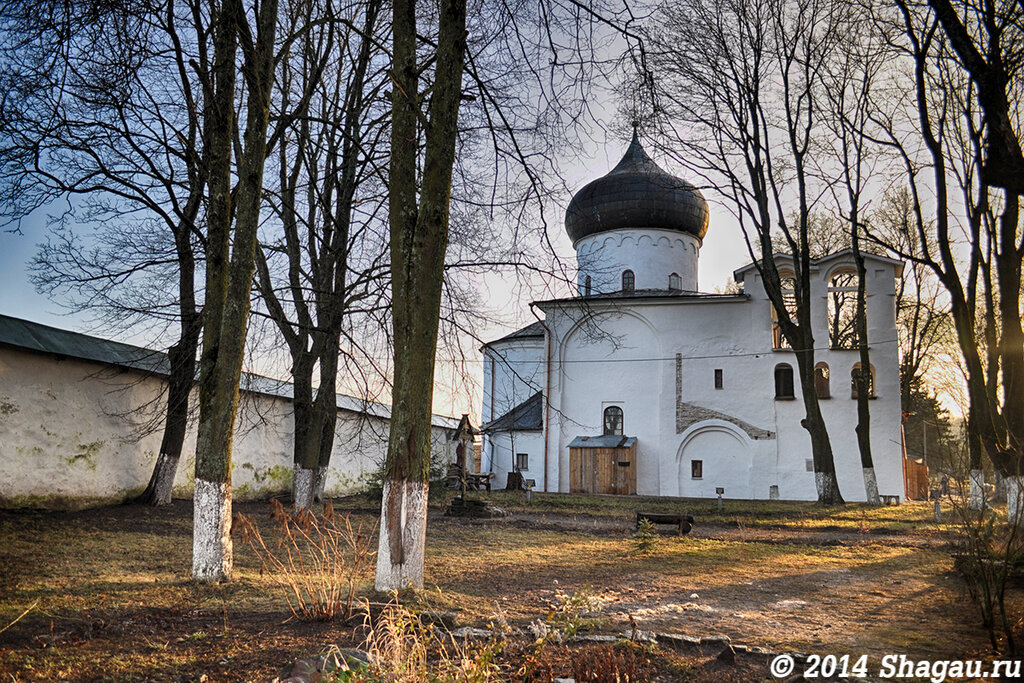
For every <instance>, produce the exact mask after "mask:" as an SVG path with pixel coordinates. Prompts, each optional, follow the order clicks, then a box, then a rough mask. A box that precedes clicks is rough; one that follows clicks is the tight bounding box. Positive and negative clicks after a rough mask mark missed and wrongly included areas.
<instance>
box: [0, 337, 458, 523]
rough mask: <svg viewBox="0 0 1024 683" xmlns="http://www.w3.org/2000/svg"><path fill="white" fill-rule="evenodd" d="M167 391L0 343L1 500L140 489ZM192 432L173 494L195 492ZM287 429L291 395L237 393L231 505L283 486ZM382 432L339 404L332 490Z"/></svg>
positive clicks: (382, 424)
mask: <svg viewBox="0 0 1024 683" xmlns="http://www.w3.org/2000/svg"><path fill="white" fill-rule="evenodd" d="M162 394H163V380H162V379H160V378H158V377H154V376H147V375H144V374H143V373H141V372H136V371H129V370H123V369H120V368H117V367H114V366H110V365H104V364H100V363H93V362H86V361H81V360H76V359H70V358H69V359H62V360H61V359H58V358H57V357H54V356H51V355H48V354H42V353H35V352H28V351H23V350H18V349H14V348H11V347H7V346H0V507H51V508H80V507H86V506H90V505H100V504H109V503H117V502H121V501H124V500H126V499H128V498H131V497H132V496H134V495H137V494H138V493H141V492H142V490H143V489H144V488H145V487H146V484H147V482H148V481H149V476H150V474H151V473H152V470H153V465H154V463H155V461H156V456H157V452H158V450H159V448H160V440H161V435H162V431H161V430H162V422H161V418H162V413H163V403H162ZM195 398H196V397H193V399H194V401H193V402H195ZM452 426H453V427H454V421H453V423H452ZM195 428H196V425H195V422H194V421H193V424H192V425H191V426H190V428H189V431H188V435H187V437H186V442H185V447H184V453H183V454H182V459H181V461H180V463H179V465H178V472H177V477H176V479H175V485H174V495H175V497H182V498H190V497H191V495H192V486H193V481H194V469H195V438H196V433H195ZM293 429H294V425H293V421H292V410H291V401H290V400H289V399H288V398H285V397H281V396H272V395H267V394H265V393H256V392H252V391H243V392H242V393H241V397H240V405H239V412H238V420H237V423H236V425H235V442H234V451H233V459H234V468H233V475H232V486H233V489H234V496H235V498H236V499H237V500H254V499H261V498H267V497H269V496H272V495H277V494H282V493H287V492H288V491H290V489H291V477H292V470H293V465H292V462H293V460H292V434H293ZM387 432H388V420H387V419H386V418H382V417H378V416H371V415H366V414H363V413H358V412H353V411H347V410H339V414H338V426H337V430H336V432H335V446H334V449H335V450H334V454H333V456H332V459H331V467H330V469H329V472H328V478H327V486H326V489H325V490H326V492H327V494H328V495H332V496H336V495H343V494H345V493H349V492H352V491H354V490H355V489H358V488H359V487H360V486H361V485H362V484H363V482H364V481H365V479H366V477H367V475H368V474H369V473H371V472H373V471H375V470H376V469H377V468H378V466H379V464H380V463H382V462H383V460H384V456H385V455H386V449H387ZM449 433H450V430H448V429H445V428H441V427H438V426H435V427H434V429H433V430H432V437H433V447H434V449H435V452H441V453H444V454H446V456H447V457H449V458H452V457H454V456H453V454H454V445H455V444H454V441H450V438H449Z"/></svg>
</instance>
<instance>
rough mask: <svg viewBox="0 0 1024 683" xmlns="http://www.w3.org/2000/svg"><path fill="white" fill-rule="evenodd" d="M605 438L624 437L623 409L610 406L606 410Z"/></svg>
mask: <svg viewBox="0 0 1024 683" xmlns="http://www.w3.org/2000/svg"><path fill="white" fill-rule="evenodd" d="M604 434H605V436H622V408H620V407H618V406H608V407H607V408H605V409H604Z"/></svg>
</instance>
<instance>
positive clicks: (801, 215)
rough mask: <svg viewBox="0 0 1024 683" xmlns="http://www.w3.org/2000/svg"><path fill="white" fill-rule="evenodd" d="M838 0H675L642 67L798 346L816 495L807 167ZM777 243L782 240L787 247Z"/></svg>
mask: <svg viewBox="0 0 1024 683" xmlns="http://www.w3.org/2000/svg"><path fill="white" fill-rule="evenodd" d="M842 7H843V6H842V5H841V4H837V3H832V2H826V1H824V0H754V1H753V2H750V1H747V0H713V1H712V2H710V3H701V2H696V1H690V0H687V1H686V2H682V3H678V4H674V5H671V6H670V7H667V8H665V9H664V10H663V13H662V14H661V16H660V18H661V20H660V21H659V22H657V24H658V30H657V31H655V32H654V35H653V36H652V44H653V45H655V46H656V50H654V51H653V52H654V54H653V55H652V62H653V65H654V66H653V72H654V73H652V74H651V75H650V77H649V78H648V82H649V83H650V85H651V91H652V93H653V98H652V102H651V105H650V116H651V117H652V119H653V121H654V122H655V123H657V124H658V125H660V126H661V127H662V129H663V130H664V131H665V132H666V133H668V134H669V136H670V138H671V139H672V141H673V146H678V149H679V150H682V151H681V153H680V161H681V163H683V164H684V165H686V166H687V167H688V168H689V169H690V170H691V171H693V172H695V173H697V174H699V175H700V176H702V177H703V178H705V179H707V181H708V183H709V184H710V185H711V186H712V187H716V188H718V189H719V190H720V191H721V192H722V194H723V195H724V197H725V199H726V200H727V202H728V205H729V206H730V208H731V209H732V211H733V213H734V214H735V215H736V216H737V218H738V219H739V222H740V226H741V228H742V229H743V231H744V234H745V235H746V238H747V246H748V250H749V252H750V256H751V258H752V260H753V261H754V262H755V264H756V267H757V271H758V274H759V275H760V276H761V280H762V282H763V283H764V288H765V292H766V294H767V295H768V298H769V299H770V301H771V303H772V306H773V307H774V309H775V311H776V314H777V316H778V325H779V328H780V330H781V333H782V335H783V336H784V337H785V339H786V340H787V341H788V342H789V345H790V347H791V348H792V349H793V352H794V355H795V358H794V360H795V362H796V365H797V368H798V371H799V377H800V388H801V397H802V399H803V404H804V409H805V417H804V419H803V420H802V421H801V424H802V425H803V427H804V428H805V429H806V430H807V433H808V435H809V437H810V442H811V452H812V454H813V460H814V471H815V479H816V483H817V491H818V500H819V502H821V503H824V504H841V503H843V497H842V494H841V493H840V491H839V482H838V480H837V478H836V471H835V461H834V458H833V455H832V445H831V442H830V440H829V434H828V429H827V427H826V425H825V420H824V417H823V416H822V413H821V408H820V406H819V403H818V396H817V392H816V388H815V381H814V366H815V362H814V344H815V339H814V334H813V330H812V327H813V325H812V315H811V309H812V297H811V291H810V285H811V281H812V276H811V268H812V264H811V260H812V256H811V254H812V244H811V237H810V235H811V233H810V230H811V226H810V223H811V220H812V216H813V212H814V210H815V208H816V207H817V206H818V204H819V200H820V198H821V196H822V195H823V188H822V187H821V184H820V182H818V178H817V177H816V175H815V172H814V170H815V164H814V155H815V153H816V151H818V149H819V148H818V146H817V144H816V143H817V135H818V134H819V132H820V130H821V126H822V123H821V119H822V116H823V112H824V109H825V106H824V104H823V103H822V102H820V101H819V96H820V93H819V89H820V86H821V83H822V79H823V78H824V75H825V69H826V65H827V60H828V59H829V58H830V57H831V55H832V53H833V50H834V49H835V48H836V47H837V45H839V43H840V35H841V34H840V31H839V29H840V27H841V26H842V25H843V21H844V15H843V12H842ZM654 74H657V76H655V75H654ZM776 243H781V244H784V245H785V252H786V253H785V254H784V256H783V258H778V255H777V254H776V253H774V244H776ZM783 264H785V265H784V266H783ZM783 268H785V269H786V271H790V272H786V271H784V270H783ZM787 275H789V276H790V277H791V278H792V293H791V294H790V292H789V288H788V287H787V286H786V283H785V282H784V278H785V277H786V276H787ZM790 297H792V299H793V300H792V301H788V299H790Z"/></svg>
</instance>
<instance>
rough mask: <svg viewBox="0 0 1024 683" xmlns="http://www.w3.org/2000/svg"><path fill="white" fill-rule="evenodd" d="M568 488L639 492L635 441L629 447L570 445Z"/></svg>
mask: <svg viewBox="0 0 1024 683" xmlns="http://www.w3.org/2000/svg"><path fill="white" fill-rule="evenodd" d="M569 490H570V491H571V492H572V493H613V494H620V495H634V494H636V444H635V443H634V444H633V445H632V446H629V447H627V448H570V449H569Z"/></svg>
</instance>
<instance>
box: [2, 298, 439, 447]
mask: <svg viewBox="0 0 1024 683" xmlns="http://www.w3.org/2000/svg"><path fill="white" fill-rule="evenodd" d="M0 345H7V346H12V347H14V348H18V349H26V350H29V351H35V352H38V353H47V354H52V355H55V356H59V357H64V358H75V359H78V360H85V361H91V362H94V363H103V364H104V365H113V366H116V367H120V368H125V369H128V370H138V371H140V372H144V373H149V374H153V375H157V376H162V377H166V376H167V374H168V373H169V371H170V361H169V360H168V359H167V354H166V353H164V352H162V351H154V350H152V349H145V348H142V347H140V346H133V345H131V344H123V343H121V342H116V341H110V340H109V339H102V338H100V337H93V336H90V335H87V334H81V333H79V332H71V331H70V330H62V329H60V328H57V327H50V326H49V325H42V324H40V323H35V322H32V321H30V320H22V319H21V318H13V317H11V316H9V315H3V314H2V313H0ZM239 386H240V388H241V389H242V391H250V392H253V393H257V394H264V395H267V396H276V397H279V398H285V399H288V400H289V401H290V400H291V399H292V398H293V396H294V393H293V391H294V387H293V386H292V383H291V382H285V381H282V380H279V379H274V378H272V377H264V376H262V375H256V374H253V373H250V372H243V373H242V378H241V381H240V383H239ZM336 398H337V405H338V409H339V410H345V411H348V412H353V413H361V414H364V415H370V416H373V417H380V418H383V419H387V418H389V417H390V416H391V406H389V405H386V404H384V403H379V402H377V401H371V400H367V399H361V398H357V397H355V396H348V395H346V394H337V396H336ZM431 424H433V425H434V426H435V427H443V428H445V429H455V428H456V427H458V426H459V420H458V419H457V418H454V417H447V416H444V415H433V416H432V418H431Z"/></svg>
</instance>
